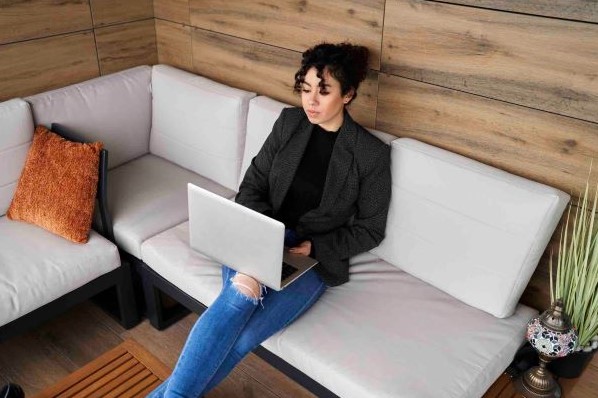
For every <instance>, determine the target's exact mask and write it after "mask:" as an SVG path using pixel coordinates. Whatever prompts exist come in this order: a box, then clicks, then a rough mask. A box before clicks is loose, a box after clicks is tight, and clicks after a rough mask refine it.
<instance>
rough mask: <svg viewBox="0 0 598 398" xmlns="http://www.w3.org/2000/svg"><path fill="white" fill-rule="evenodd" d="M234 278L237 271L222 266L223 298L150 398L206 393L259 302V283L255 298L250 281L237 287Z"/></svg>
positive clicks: (198, 324)
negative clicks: (170, 372) (209, 383)
mask: <svg viewBox="0 0 598 398" xmlns="http://www.w3.org/2000/svg"><path fill="white" fill-rule="evenodd" d="M239 276H241V275H239ZM233 278H236V275H235V273H234V271H232V270H230V269H229V268H228V267H223V281H224V283H223V286H222V291H221V292H220V295H219V296H218V298H217V299H216V300H215V301H214V303H212V305H211V306H210V307H209V308H208V309H207V310H206V311H205V312H204V313H203V314H202V315H201V317H200V318H199V319H198V320H197V322H196V323H195V325H194V326H193V328H192V329H191V332H190V333H189V336H188V337H187V342H186V343H185V346H184V347H183V351H182V352H181V356H180V357H179V360H178V362H177V364H176V366H175V368H174V371H173V372H172V375H171V376H170V377H169V378H168V380H167V381H166V382H164V383H162V385H161V386H160V387H158V388H157V389H156V390H154V391H153V392H152V393H151V394H150V395H149V397H155V398H158V397H189V398H190V397H198V396H200V395H201V394H202V392H203V391H204V390H205V388H206V385H207V383H208V382H209V381H210V380H211V379H212V378H213V376H214V374H215V373H216V371H217V370H218V368H219V367H220V365H221V364H222V361H224V359H225V358H226V357H227V356H228V353H229V351H230V349H231V347H232V346H233V345H234V343H235V342H236V340H237V338H238V336H239V334H240V333H241V331H242V330H243V328H244V327H245V324H246V323H247V322H248V320H249V319H250V317H251V315H252V314H253V313H254V311H255V309H256V308H257V306H258V303H259V293H260V291H259V289H260V285H259V284H257V286H258V290H257V292H254V293H256V294H255V295H253V296H252V295H251V293H252V292H251V289H252V288H254V286H252V283H251V282H252V280H251V279H248V280H244V281H242V282H243V283H242V284H239V285H238V286H237V285H236V284H235V283H233V282H232V281H231V280H232V279H233ZM254 283H255V282H254Z"/></svg>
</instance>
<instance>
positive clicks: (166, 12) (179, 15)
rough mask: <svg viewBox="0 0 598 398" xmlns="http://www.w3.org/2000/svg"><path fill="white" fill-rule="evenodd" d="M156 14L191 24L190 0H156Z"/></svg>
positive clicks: (170, 19)
mask: <svg viewBox="0 0 598 398" xmlns="http://www.w3.org/2000/svg"><path fill="white" fill-rule="evenodd" d="M154 15H155V17H156V18H161V19H167V20H169V21H173V22H179V23H182V24H187V25H189V21H190V19H189V0H154Z"/></svg>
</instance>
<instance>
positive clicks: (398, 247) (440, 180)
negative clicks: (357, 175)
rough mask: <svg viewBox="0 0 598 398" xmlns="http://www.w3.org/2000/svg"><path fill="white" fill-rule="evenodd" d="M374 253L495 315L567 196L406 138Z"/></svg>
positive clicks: (512, 301)
mask: <svg viewBox="0 0 598 398" xmlns="http://www.w3.org/2000/svg"><path fill="white" fill-rule="evenodd" d="M391 146H392V152H391V157H392V199H391V204H390V209H389V214H388V223H387V226H386V237H385V239H384V241H383V242H382V243H381V244H380V246H379V247H377V248H376V249H374V250H373V252H374V253H375V254H377V255H378V256H380V257H381V258H383V259H384V260H386V261H388V262H389V263H391V264H394V265H396V266H397V267H399V268H401V269H402V270H404V271H405V272H409V273H410V274H412V275H414V276H416V277H418V278H420V279H422V280H424V281H426V282H428V283H430V284H431V285H433V286H435V287H437V288H439V289H441V290H443V291H445V292H447V293H449V294H451V295H452V296H454V297H456V298H458V299H459V300H461V301H463V302H464V303H467V304H469V305H472V306H474V307H476V308H479V309H482V310H484V311H487V312H489V313H490V314H493V315H495V316H497V317H507V316H509V315H511V314H512V313H513V311H514V310H515V307H516V305H517V302H518V301H519V298H520V297H521V294H522V293H523V290H524V289H525V286H526V285H527V283H528V281H529V279H530V277H531V276H532V274H533V272H534V270H535V268H536V265H537V264H538V261H539V260H540V257H541V255H542V253H543V252H544V249H545V248H546V245H547V244H548V241H549V240H550V237H551V235H552V233H553V231H554V229H555V228H556V225H557V224H558V222H559V219H560V217H561V214H562V213H563V210H564V209H565V206H566V204H567V202H568V200H569V196H568V195H567V194H565V193H564V192H561V191H559V190H557V189H555V188H551V187H548V186H546V185H542V184H539V183H537V182H534V181H530V180H527V179H525V178H521V177H518V176H515V175H512V174H509V173H507V172H505V171H503V170H499V169H496V168H494V167H490V166H487V165H485V164H482V163H479V162H476V161H474V160H472V159H468V158H466V157H463V156H460V155H457V154H455V153H452V152H449V151H446V150H443V149H440V148H437V147H434V146H431V145H428V144H425V143H423V142H419V141H416V140H413V139H408V138H399V139H397V140H395V141H393V142H392V145H391Z"/></svg>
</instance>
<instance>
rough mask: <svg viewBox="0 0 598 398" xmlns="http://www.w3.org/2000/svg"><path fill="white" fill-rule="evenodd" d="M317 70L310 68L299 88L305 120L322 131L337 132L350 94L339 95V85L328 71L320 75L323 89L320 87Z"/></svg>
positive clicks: (325, 70)
mask: <svg viewBox="0 0 598 398" xmlns="http://www.w3.org/2000/svg"><path fill="white" fill-rule="evenodd" d="M317 74H318V70H317V69H316V68H315V67H312V68H311V69H309V70H308V71H307V73H306V74H305V82H304V83H303V87H302V88H301V103H302V104H303V110H305V113H306V115H307V118H308V119H309V121H310V122H312V123H313V124H318V125H320V127H322V128H323V129H324V130H327V131H337V130H338V129H339V128H340V127H341V125H342V124H343V110H344V108H345V104H347V103H348V102H349V100H350V99H351V96H352V94H351V93H349V94H347V95H345V96H343V95H342V94H341V84H340V83H339V81H338V80H336V79H335V78H334V77H332V75H330V72H328V69H324V73H323V74H322V77H323V80H324V87H323V88H321V87H320V85H319V84H320V78H319V77H318V76H317Z"/></svg>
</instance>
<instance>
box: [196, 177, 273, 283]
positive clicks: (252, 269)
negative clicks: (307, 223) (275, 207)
mask: <svg viewBox="0 0 598 398" xmlns="http://www.w3.org/2000/svg"><path fill="white" fill-rule="evenodd" d="M187 187H188V191H187V192H188V199H189V239H190V244H191V248H193V249H195V250H197V251H199V252H201V253H203V254H205V255H207V256H209V257H211V258H213V259H214V260H216V261H218V262H220V263H222V264H225V265H227V266H229V267H231V268H232V269H234V270H236V271H239V272H242V273H244V274H247V275H250V276H252V277H254V278H256V279H257V280H259V281H260V282H262V283H263V284H264V285H266V286H268V287H270V288H273V289H276V290H279V289H280V277H281V270H282V257H283V245H284V224H283V223H281V222H279V221H276V220H274V219H272V218H270V217H267V216H265V215H263V214H260V213H258V212H256V211H254V210H251V209H249V208H247V207H245V206H242V205H240V204H238V203H235V202H234V201H233V200H229V199H226V198H223V197H221V196H219V195H216V194H215V193H213V192H210V191H207V190H205V189H203V188H200V187H198V186H196V185H193V184H187Z"/></svg>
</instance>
